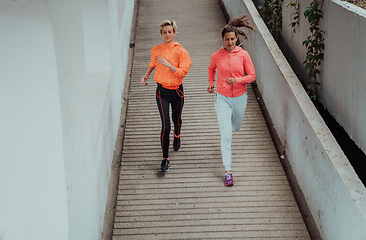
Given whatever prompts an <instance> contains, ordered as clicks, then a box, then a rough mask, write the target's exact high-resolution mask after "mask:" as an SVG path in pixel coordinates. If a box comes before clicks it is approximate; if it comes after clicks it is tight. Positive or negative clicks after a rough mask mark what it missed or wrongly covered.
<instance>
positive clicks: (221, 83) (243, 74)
mask: <svg viewBox="0 0 366 240" xmlns="http://www.w3.org/2000/svg"><path fill="white" fill-rule="evenodd" d="M248 20H249V17H248V16H246V15H243V16H241V17H238V18H235V19H232V20H230V22H229V23H228V24H227V25H226V26H225V27H224V28H223V29H222V31H221V35H222V41H223V43H224V45H225V47H221V49H220V50H219V51H218V52H215V53H213V54H212V56H211V61H210V65H209V67H208V79H209V87H208V88H207V91H208V92H209V93H213V92H214V82H215V75H216V70H217V72H218V77H217V90H216V96H215V111H216V115H217V120H218V123H219V129H220V135H221V154H222V160H223V164H224V166H225V185H226V186H232V185H233V184H234V180H233V175H232V172H231V138H232V131H235V132H237V131H239V129H240V126H241V124H242V122H243V119H244V112H245V107H246V105H247V92H246V87H247V83H251V82H253V81H254V80H255V70H254V66H253V63H252V60H251V58H250V56H249V54H248V52H247V51H245V50H243V49H242V48H241V47H239V46H237V45H236V43H237V41H238V36H239V34H240V35H242V36H243V37H244V38H245V39H247V36H246V34H245V33H244V32H243V31H241V30H239V29H237V28H238V27H246V28H248V29H249V30H255V29H254V26H253V25H252V24H250V23H249V22H248Z"/></svg>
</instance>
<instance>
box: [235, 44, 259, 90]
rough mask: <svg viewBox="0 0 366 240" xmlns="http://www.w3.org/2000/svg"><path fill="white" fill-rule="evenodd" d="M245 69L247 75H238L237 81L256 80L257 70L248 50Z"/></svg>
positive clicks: (247, 81) (245, 54) (245, 55)
mask: <svg viewBox="0 0 366 240" xmlns="http://www.w3.org/2000/svg"><path fill="white" fill-rule="evenodd" d="M243 59H244V71H245V72H246V74H247V75H246V76H243V77H237V78H236V82H237V83H252V82H254V80H255V70H254V66H253V62H252V59H251V58H250V56H249V53H248V52H247V51H245V52H244V56H243Z"/></svg>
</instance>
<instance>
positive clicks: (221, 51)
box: [219, 44, 244, 54]
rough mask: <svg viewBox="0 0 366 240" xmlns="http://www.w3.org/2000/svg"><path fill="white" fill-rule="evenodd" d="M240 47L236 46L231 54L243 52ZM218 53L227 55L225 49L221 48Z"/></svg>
mask: <svg viewBox="0 0 366 240" xmlns="http://www.w3.org/2000/svg"><path fill="white" fill-rule="evenodd" d="M240 45H241V44H240ZM240 45H239V46H236V47H235V49H234V50H233V51H232V52H231V53H238V52H240V51H244V50H243V49H242V48H241V47H240ZM219 52H220V53H228V51H226V49H225V48H224V47H221V48H220V51H219ZM231 53H230V54H231Z"/></svg>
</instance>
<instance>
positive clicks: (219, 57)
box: [208, 46, 255, 97]
mask: <svg viewBox="0 0 366 240" xmlns="http://www.w3.org/2000/svg"><path fill="white" fill-rule="evenodd" d="M216 69H217V75H218V77H217V89H216V91H217V92H218V93H220V94H222V95H224V96H226V97H239V96H241V95H243V94H245V93H246V89H247V83H251V82H254V80H255V70H254V66H253V62H252V59H251V58H250V56H249V53H248V52H247V51H245V50H243V49H242V48H241V47H238V46H237V47H236V48H235V49H234V50H233V51H232V52H231V53H228V52H227V51H226V50H225V49H224V48H222V47H221V49H220V50H219V51H218V52H215V53H213V54H212V56H211V61H210V65H209V66H208V80H209V81H210V85H211V86H214V83H215V75H216ZM245 73H246V74H247V75H245ZM228 77H233V78H235V79H236V84H234V85H229V84H227V82H226V78H228Z"/></svg>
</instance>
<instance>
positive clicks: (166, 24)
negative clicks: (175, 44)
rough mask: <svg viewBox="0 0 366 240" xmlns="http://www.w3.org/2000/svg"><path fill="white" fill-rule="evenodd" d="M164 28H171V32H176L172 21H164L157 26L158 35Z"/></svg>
mask: <svg viewBox="0 0 366 240" xmlns="http://www.w3.org/2000/svg"><path fill="white" fill-rule="evenodd" d="M165 26H172V28H173V32H174V33H176V32H177V24H176V23H175V21H174V20H164V21H162V22H161V23H160V24H159V28H160V34H161V33H162V31H163V27H165Z"/></svg>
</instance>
